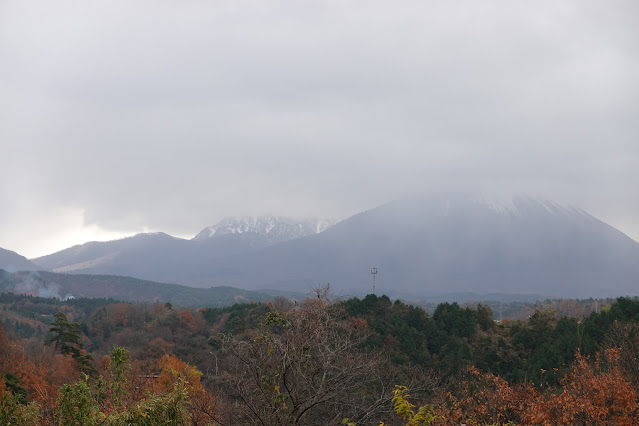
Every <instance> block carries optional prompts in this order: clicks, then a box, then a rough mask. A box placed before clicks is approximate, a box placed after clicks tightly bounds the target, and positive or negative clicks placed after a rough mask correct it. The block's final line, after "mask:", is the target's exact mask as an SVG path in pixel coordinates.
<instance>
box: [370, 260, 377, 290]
mask: <svg viewBox="0 0 639 426" xmlns="http://www.w3.org/2000/svg"><path fill="white" fill-rule="evenodd" d="M371 275H372V276H373V294H374V295H377V293H375V277H376V276H377V268H376V267H375V266H373V267H372V268H371Z"/></svg>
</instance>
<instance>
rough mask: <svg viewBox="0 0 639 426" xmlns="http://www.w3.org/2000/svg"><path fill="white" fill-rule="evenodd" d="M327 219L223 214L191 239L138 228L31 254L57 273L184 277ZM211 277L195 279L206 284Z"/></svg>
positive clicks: (319, 226)
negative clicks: (47, 252)
mask: <svg viewBox="0 0 639 426" xmlns="http://www.w3.org/2000/svg"><path fill="white" fill-rule="evenodd" d="M331 223H332V222H331V221H328V220H319V219H307V220H303V221H297V220H293V219H287V218H282V217H259V218H226V219H224V220H222V221H221V222H219V223H218V224H217V225H214V226H211V227H207V228H205V229H204V230H202V231H201V232H200V233H199V234H197V236H196V237H195V238H193V239H192V240H184V239H180V238H175V237H172V236H170V235H168V234H164V233H153V234H138V235H135V236H133V237H129V238H124V239H120V240H115V241H107V242H90V243H86V244H82V245H77V246H74V247H71V248H68V249H65V250H62V251H59V252H57V253H54V254H51V255H48V256H43V257H39V258H37V259H33V262H34V263H35V264H37V265H38V266H39V267H40V268H41V269H46V270H52V271H54V272H60V273H83V274H105V275H123V276H131V277H136V278H140V279H146V280H152V281H159V282H168V283H189V282H191V281H192V280H193V278H194V277H198V278H199V277H201V274H199V272H198V271H199V270H201V269H202V268H203V267H206V265H208V264H209V263H211V262H213V260H214V259H217V258H226V257H229V256H233V255H239V254H246V253H249V252H251V251H255V250H258V249H263V248H265V247H269V246H271V245H273V244H277V243H279V242H282V241H288V240H291V239H294V238H300V237H303V236H306V235H314V234H316V233H317V232H321V231H323V230H324V229H326V227H328V226H330V224H331ZM213 281H214V280H212V279H210V277H206V278H205V279H204V280H200V281H199V282H200V283H202V284H203V285H204V286H209V285H211V284H212V283H213Z"/></svg>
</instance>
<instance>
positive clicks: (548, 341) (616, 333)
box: [0, 289, 639, 425]
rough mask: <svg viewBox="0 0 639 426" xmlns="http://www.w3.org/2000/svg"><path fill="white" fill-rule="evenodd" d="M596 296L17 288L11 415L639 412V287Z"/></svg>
mask: <svg viewBox="0 0 639 426" xmlns="http://www.w3.org/2000/svg"><path fill="white" fill-rule="evenodd" d="M594 303H595V302H594V301H592V300H590V301H545V302H541V303H539V304H537V306H536V309H534V308H533V307H526V308H525V309H524V308H522V309H520V313H521V312H525V313H527V314H526V315H525V316H524V318H522V319H517V320H503V321H499V320H498V319H499V315H495V314H494V312H493V309H492V308H491V306H489V305H487V304H475V305H459V304H457V303H440V304H438V305H437V306H436V307H433V309H430V313H428V312H427V310H426V309H424V308H423V307H420V306H414V305H410V304H407V303H404V302H401V301H392V300H390V299H389V298H388V297H386V296H376V295H372V294H371V295H368V296H366V297H364V298H362V299H359V298H351V299H348V300H333V299H332V298H331V296H330V293H329V292H328V289H319V290H318V291H317V293H316V294H314V295H312V296H311V297H309V298H307V299H305V300H303V301H300V302H296V301H291V300H289V299H286V298H285V297H276V298H275V299H274V300H273V301H271V302H265V303H251V304H236V305H233V306H229V307H217V308H200V309H197V310H194V309H189V308H182V307H179V306H173V305H172V304H171V303H127V302H119V301H116V300H111V299H80V298H78V299H70V300H65V301H60V300H58V299H48V298H38V297H33V296H23V295H15V294H12V293H5V294H2V295H0V319H1V328H0V374H1V376H0V424H12V425H13V424H15V425H32V424H45V425H68V424H82V425H98V424H100V425H128V424H136V425H137V424H140V425H147V424H148V425H154V424H176V425H178V424H194V425H204V424H216V425H246V424H259V425H285V424H304V425H313V424H317V425H325V424H349V425H369V424H374V425H379V424H380V423H381V422H383V424H386V425H404V424H408V425H422V424H482V425H484V424H615V425H620V424H629V425H630V424H638V423H639V420H638V419H639V413H638V410H639V396H638V395H639V394H638V392H639V366H638V365H637V362H636V359H637V356H638V355H639V300H635V299H629V298H619V299H617V300H614V301H608V302H605V301H601V302H599V301H597V302H596V304H597V307H596V308H594V309H593V306H592V305H593V304H594ZM493 308H494V305H493ZM511 308H512V307H511ZM512 316H516V315H512Z"/></svg>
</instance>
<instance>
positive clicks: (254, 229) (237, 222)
mask: <svg viewBox="0 0 639 426" xmlns="http://www.w3.org/2000/svg"><path fill="white" fill-rule="evenodd" d="M334 223H335V221H333V220H330V219H291V218H286V217H281V216H258V217H254V216H242V217H226V218H224V219H222V220H221V221H219V222H218V223H217V224H216V225H213V226H208V227H206V228H204V229H203V230H202V231H200V233H198V234H197V235H196V236H195V237H194V238H193V240H196V241H203V240H208V239H210V238H216V237H219V236H222V235H228V234H242V235H253V236H262V237H267V238H268V239H269V240H270V241H271V242H272V243H276V242H282V241H288V240H293V239H296V238H301V237H306V236H309V235H315V234H319V233H320V232H322V231H324V230H325V229H327V228H328V227H330V226H332V225H333V224H334Z"/></svg>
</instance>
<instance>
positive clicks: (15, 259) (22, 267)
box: [0, 248, 38, 272]
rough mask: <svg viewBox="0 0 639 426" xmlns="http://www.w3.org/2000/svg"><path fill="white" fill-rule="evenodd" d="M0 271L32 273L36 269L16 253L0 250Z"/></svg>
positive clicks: (31, 263)
mask: <svg viewBox="0 0 639 426" xmlns="http://www.w3.org/2000/svg"><path fill="white" fill-rule="evenodd" d="M0 269H4V270H5V271H11V272H13V271H34V270H36V269H38V267H37V266H36V265H35V264H34V263H33V262H30V261H29V260H27V258H26V257H24V256H20V255H19V254H18V253H16V252H14V251H10V250H5V249H3V248H0Z"/></svg>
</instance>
